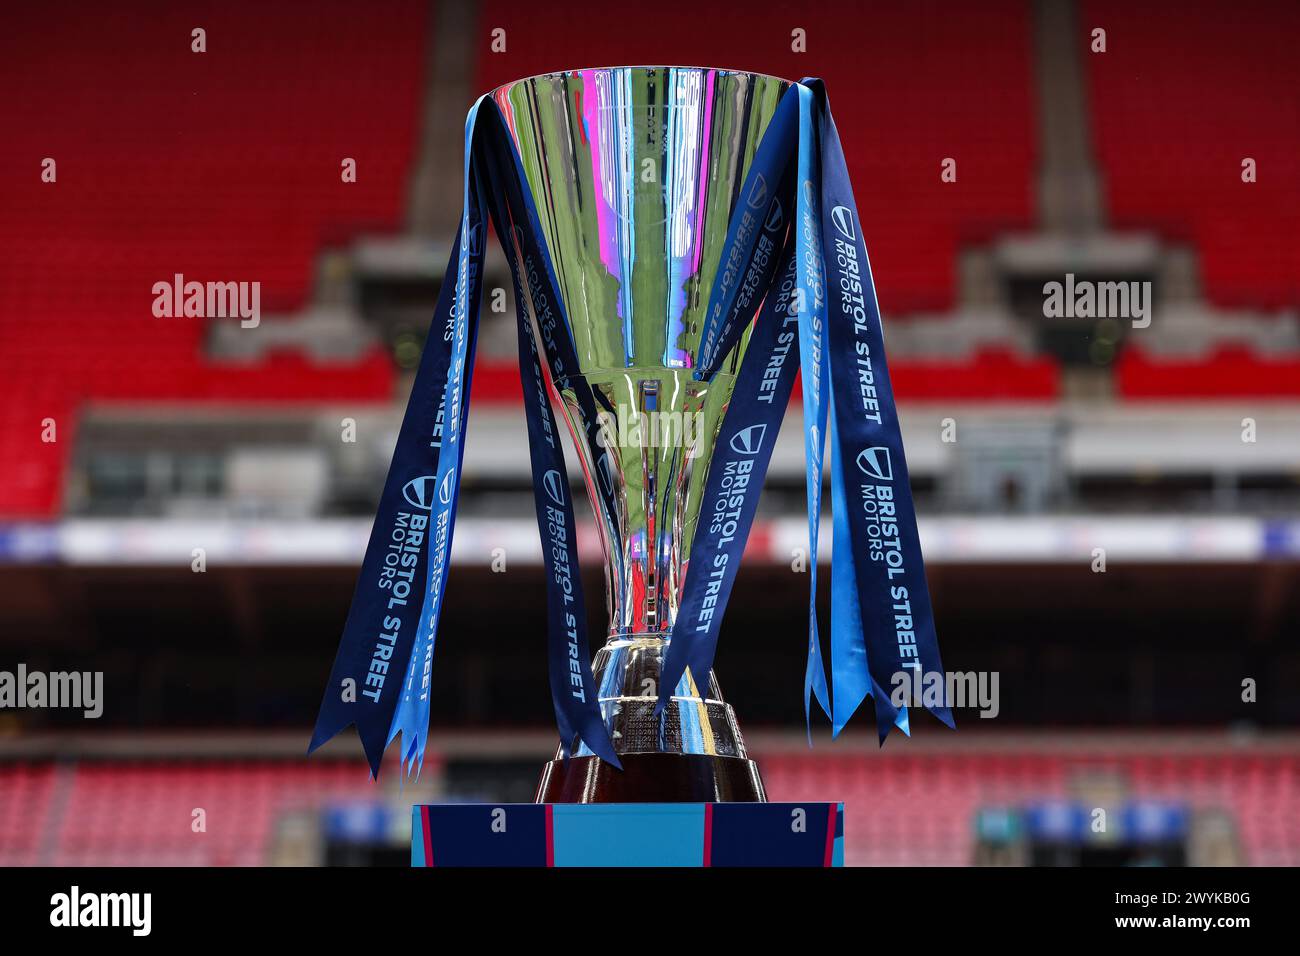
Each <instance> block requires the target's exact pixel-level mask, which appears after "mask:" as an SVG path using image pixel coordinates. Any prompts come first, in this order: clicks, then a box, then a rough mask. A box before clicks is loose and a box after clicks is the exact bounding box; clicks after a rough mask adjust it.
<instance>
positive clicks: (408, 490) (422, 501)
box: [402, 475, 437, 511]
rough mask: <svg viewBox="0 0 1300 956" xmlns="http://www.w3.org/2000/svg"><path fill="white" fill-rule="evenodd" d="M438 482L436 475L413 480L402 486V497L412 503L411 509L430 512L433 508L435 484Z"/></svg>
mask: <svg viewBox="0 0 1300 956" xmlns="http://www.w3.org/2000/svg"><path fill="white" fill-rule="evenodd" d="M436 480H437V478H436V477H435V476H434V475H421V476H420V477H419V478H412V479H411V480H410V481H408V482H407V483H406V484H405V485H403V486H402V497H404V498H405V499H406V500H407V501H408V502H410V504H411V507H413V508H419V509H421V510H422V511H428V510H429V509H430V508H432V507H433V483H434V481H436Z"/></svg>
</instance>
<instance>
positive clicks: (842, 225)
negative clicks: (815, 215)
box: [831, 206, 858, 239]
mask: <svg viewBox="0 0 1300 956" xmlns="http://www.w3.org/2000/svg"><path fill="white" fill-rule="evenodd" d="M831 221H832V222H833V223H835V228H836V229H838V230H839V231H840V235H841V236H843V237H844V238H845V239H857V238H858V230H857V227H856V226H855V225H854V223H853V212H852V211H851V210H850V209H849V207H848V206H836V207H835V208H834V209H832V210H831Z"/></svg>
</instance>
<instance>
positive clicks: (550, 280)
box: [309, 97, 619, 775]
mask: <svg viewBox="0 0 1300 956" xmlns="http://www.w3.org/2000/svg"><path fill="white" fill-rule="evenodd" d="M506 157H509V160H510V164H511V165H510V166H509V167H507V166H506V165H505V161H506V160H505V158H506ZM464 172H465V185H464V211H463V213H462V217H461V225H460V229H459V231H458V235H457V239H456V243H455V245H454V247H453V252H452V259H451V261H452V263H453V264H454V268H452V267H451V266H450V265H449V268H448V271H447V277H446V279H444V282H443V286H442V290H441V293H440V295H439V299H438V305H437V308H436V309H435V311H434V318H433V322H432V323H431V326H430V335H429V337H428V340H427V341H426V343H425V347H424V351H423V353H422V354H421V358H420V367H419V369H418V371H417V373H416V380H415V384H414V386H413V388H412V393H411V398H410V401H409V403H408V405H407V410H406V414H405V416H404V418H403V422H402V427H401V429H400V431H399V433H398V440H397V447H396V448H395V449H394V452H393V461H392V464H391V465H390V466H389V473H388V478H387V479H386V481H385V484H384V493H383V495H382V497H381V500H380V507H379V511H378V514H377V515H376V519H375V524H374V527H373V528H372V530H371V535H370V542H369V544H368V546H367V549H366V557H365V560H364V561H363V563H362V571H361V578H360V580H359V581H358V584H357V588H356V591H355V592H354V595H353V601H352V608H351V610H350V611H349V613H348V620H347V623H346V625H345V626H344V632H343V638H342V640H341V641H340V644H339V651H338V654H337V656H336V658H335V661H334V667H333V670H332V671H331V674H330V681H329V684H328V685H327V687H326V691H325V695H324V698H323V700H322V703H321V710H320V714H319V716H318V717H317V721H316V728H315V731H314V733H313V735H312V741H311V746H310V748H309V749H310V750H315V749H316V748H317V747H319V746H320V745H321V744H323V743H325V741H327V740H329V739H330V738H331V737H333V736H334V735H335V734H337V733H338V732H339V731H340V730H342V729H344V728H345V727H347V726H348V725H349V724H352V723H355V724H356V725H357V730H358V733H359V734H360V737H361V741H362V746H363V747H364V749H365V752H366V757H367V760H368V761H369V763H370V767H371V771H372V773H374V774H376V775H377V774H378V771H379V764H380V762H381V760H382V758H383V753H384V750H385V749H386V747H387V745H388V744H389V743H391V742H392V740H393V739H394V738H395V737H397V736H398V735H399V734H400V735H401V736H402V760H403V762H404V763H406V764H407V765H408V766H409V767H411V768H413V769H416V770H418V768H419V767H420V765H421V763H422V762H423V758H424V750H425V746H426V742H427V734H428V726H429V703H430V695H429V679H430V674H431V671H432V663H433V655H434V649H435V646H436V638H437V626H438V618H439V614H440V611H441V607H442V600H443V596H444V594H445V592H446V583H447V570H448V565H449V560H450V554H451V545H452V537H453V533H454V529H455V514H456V503H457V498H458V494H459V478H460V473H461V468H462V461H463V454H464V451H463V450H464V432H465V427H466V424H467V422H468V395H469V387H470V380H471V374H472V368H473V357H474V345H475V341H476V337H477V322H478V312H479V304H480V296H481V291H482V289H481V287H482V266H483V257H484V252H485V246H486V243H485V238H486V237H485V229H486V222H485V219H484V213H485V211H486V212H487V213H488V214H490V215H491V216H492V218H493V221H494V223H495V224H496V226H497V232H498V235H501V236H510V237H511V238H512V239H513V240H514V242H515V244H514V245H513V246H511V245H509V244H506V245H507V252H508V253H509V254H510V256H509V258H510V264H511V270H512V273H513V275H514V279H515V286H516V297H517V300H518V305H519V307H518V310H517V311H518V314H519V320H520V328H519V337H520V347H521V356H520V358H521V361H520V366H521V372H522V374H523V378H524V390H525V397H526V401H525V415H526V418H527V422H528V435H529V448H530V453H531V458H532V468H533V478H534V489H535V497H536V503H537V512H538V525H539V528H540V529H541V532H542V536H543V540H544V543H545V547H544V549H543V550H544V562H545V566H546V572H547V581H548V590H547V606H548V648H549V661H550V676H551V691H552V698H553V702H554V707H555V713H556V723H557V726H558V728H559V730H560V737H561V747H562V748H563V752H564V753H565V754H566V756H567V755H568V754H569V753H570V752H571V751H572V749H573V747H574V745H575V741H581V742H582V744H584V745H585V746H586V747H587V749H589V750H590V751H591V752H593V753H595V754H598V755H599V756H600V757H602V758H603V759H605V760H607V761H609V762H610V763H612V764H614V765H615V766H619V761H618V757H617V755H616V754H615V752H614V748H613V745H612V743H611V742H610V740H609V736H608V733H607V731H606V730H605V726H604V722H603V720H602V719H601V714H600V708H599V704H598V701H597V700H596V693H595V682H594V680H593V678H592V673H591V653H590V647H589V644H588V640H587V622H586V613H585V609H584V603H583V595H582V583H581V575H580V573H579V566H578V552H577V538H576V533H575V532H576V523H575V519H574V514H573V505H572V501H571V500H570V495H569V488H568V477H567V471H566V468H565V463H564V455H563V450H562V446H561V445H560V443H559V441H558V432H557V429H556V422H555V418H554V414H553V413H552V411H551V409H550V404H549V401H548V400H547V398H546V391H545V382H544V380H543V378H542V374H541V368H542V366H541V362H540V357H539V356H538V355H537V354H536V351H535V345H534V344H533V337H532V333H531V331H530V330H529V327H528V322H529V318H528V316H529V310H530V308H531V309H532V310H534V311H535V313H536V315H537V319H538V322H539V325H540V326H541V327H542V328H543V329H545V330H547V332H548V333H549V334H546V335H544V338H545V345H546V367H547V370H548V371H549V372H550V374H551V375H552V376H553V377H555V378H557V379H558V378H561V377H563V376H565V375H568V374H572V373H573V372H574V371H575V370H576V363H575V361H574V359H573V355H574V352H573V345H572V341H571V340H570V339H569V337H568V335H569V333H568V322H567V319H566V318H565V316H564V314H563V305H562V302H561V300H560V297H559V295H558V294H557V292H556V283H555V280H554V272H553V269H552V267H551V264H550V262H549V259H548V258H547V256H546V253H545V250H544V249H543V248H542V247H541V246H540V244H539V243H538V242H537V240H536V238H535V237H536V236H537V235H539V234H540V232H539V230H538V229H537V228H536V222H537V213H536V209H535V208H534V207H533V206H532V198H531V196H530V195H529V194H528V191H527V189H526V187H525V186H523V183H524V182H525V180H524V179H523V178H522V173H521V167H520V165H519V158H518V156H517V154H516V151H515V149H514V146H513V143H512V142H511V141H510V139H509V136H508V134H507V133H506V131H505V126H504V121H503V119H502V117H501V114H500V110H499V109H498V107H497V106H496V104H495V102H493V101H492V100H490V99H489V98H486V97H484V98H481V99H480V100H479V101H478V102H477V103H476V104H475V105H474V108H473V109H471V110H470V113H469V116H468V118H467V120H466V128H465V163H464ZM485 207H486V209H485ZM516 223H520V224H521V225H515V224H516ZM525 346H527V348H528V350H529V351H528V352H527V353H525V351H524V349H525ZM580 400H581V399H580ZM593 412H594V409H593ZM586 420H588V421H591V422H595V421H596V417H595V415H594V414H592V415H591V416H589V417H587V419H586ZM584 437H585V439H586V440H587V441H588V442H589V443H591V444H592V445H593V446H595V444H596V435H595V432H594V430H593V431H592V433H591V434H589V435H587V436H584ZM600 454H604V452H603V450H600ZM598 493H602V494H606V495H608V494H610V493H612V489H611V488H608V487H605V486H602V487H601V488H600V489H599V490H598ZM403 673H404V675H405V676H404V679H401V680H399V679H398V677H397V675H399V674H403Z"/></svg>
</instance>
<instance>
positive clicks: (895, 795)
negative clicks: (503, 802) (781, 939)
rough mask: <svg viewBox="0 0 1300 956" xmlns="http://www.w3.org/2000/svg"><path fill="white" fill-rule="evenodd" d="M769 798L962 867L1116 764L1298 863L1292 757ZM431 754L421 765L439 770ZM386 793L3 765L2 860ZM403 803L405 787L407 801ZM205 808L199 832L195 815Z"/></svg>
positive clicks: (979, 761)
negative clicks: (1008, 828) (986, 822)
mask: <svg viewBox="0 0 1300 956" xmlns="http://www.w3.org/2000/svg"><path fill="white" fill-rule="evenodd" d="M759 760H760V764H761V766H762V770H763V777H764V780H765V782H766V785H767V789H768V795H769V797H770V798H771V799H774V800H787V801H800V800H817V799H825V798H826V795H827V794H835V795H837V797H838V798H841V799H843V800H844V802H845V804H846V814H847V816H846V819H847V825H846V863H847V864H848V865H850V866H855V865H856V866H898V865H918V864H919V865H928V866H966V865H969V864H970V863H971V862H972V860H973V859H974V855H975V842H976V828H975V819H976V814H977V812H978V811H979V810H981V809H982V808H988V807H1012V808H1016V807H1023V806H1025V805H1026V804H1028V803H1031V802H1038V801H1051V800H1061V799H1067V798H1070V797H1071V796H1077V795H1078V792H1079V787H1080V781H1081V780H1085V779H1087V778H1088V777H1090V776H1092V777H1095V776H1097V775H1112V776H1114V777H1115V778H1116V779H1117V780H1119V781H1120V782H1121V783H1122V786H1123V788H1124V790H1125V793H1126V795H1127V796H1131V797H1133V798H1149V799H1166V800H1177V801H1179V802H1181V803H1184V804H1186V805H1188V806H1189V807H1190V809H1191V810H1192V811H1193V812H1194V813H1214V812H1219V811H1226V812H1227V814H1228V816H1229V818H1230V819H1231V820H1232V821H1233V822H1234V824H1235V832H1236V834H1237V840H1238V841H1239V843H1240V849H1241V852H1242V853H1243V855H1244V857H1245V862H1248V863H1250V864H1253V865H1257V866H1258V865H1262V866H1296V865H1300V758H1297V757H1295V756H1294V755H1292V756H1286V755H1282V754H1249V755H1234V754H1232V753H1228V752H1221V751H1214V750H1204V751H1202V750H1197V751H1195V752H1191V753H1169V752H1145V751H1136V752H1131V751H1129V750H1125V751H1123V752H1120V751H1108V750H1106V749H1105V748H1104V747H1100V748H1096V749H1083V750H1078V751H1070V749H1069V748H1068V747H1066V748H1063V752H1062V753H1058V754H1044V753H1033V752H1031V753H1015V752H1006V751H1005V750H988V751H981V750H979V749H972V750H970V751H959V752H948V751H943V752H932V751H922V752H917V753H912V754H888V753H881V754H872V755H870V756H865V757H864V756H861V755H857V756H854V755H835V754H825V753H822V754H817V753H810V754H791V753H786V752H782V753H774V754H766V755H765V754H759ZM440 768H441V763H440V760H439V759H438V758H437V757H436V756H432V757H431V758H430V761H429V763H428V764H426V767H425V771H424V773H425V774H426V775H428V777H430V778H435V779H436V777H437V776H438V774H439V773H440V772H441V770H440ZM382 793H383V791H377V790H376V788H375V787H374V785H372V784H371V783H370V780H369V777H368V773H367V771H366V769H365V767H364V765H363V764H361V763H359V762H357V761H355V760H344V761H338V760H323V761H322V760H314V761H309V762H307V763H303V762H301V761H296V760H286V759H271V760H238V761H230V760H202V759H194V760H185V761H174V760H162V761H143V760H137V761H131V762H120V761H119V762H113V763H99V762H81V763H78V764H65V765H58V766H55V765H51V764H49V763H40V762H24V761H18V762H16V763H10V764H7V765H3V766H0V866H19V865H32V864H35V863H38V862H44V863H46V864H53V865H72V866H78V865H131V864H141V863H143V864H147V865H225V866H247V865H259V864H264V863H266V862H268V861H269V860H270V859H271V856H272V852H273V843H274V840H275V836H276V828H277V825H279V824H280V823H281V822H282V821H283V820H284V818H285V817H286V816H287V815H290V814H295V813H305V814H309V815H311V816H313V817H317V816H319V814H320V813H321V811H322V810H323V809H324V808H326V807H327V806H329V805H331V804H333V803H339V802H347V801H373V800H375V799H376V797H377V795H380V794H382ZM406 802H407V803H409V802H410V801H409V799H408V800H407V801H406ZM196 808H202V809H203V810H204V812H205V818H204V822H205V826H206V828H207V829H206V831H205V832H202V833H199V834H196V833H195V832H194V831H193V830H192V829H191V825H192V823H193V820H194V816H193V812H194V810H195V809H196Z"/></svg>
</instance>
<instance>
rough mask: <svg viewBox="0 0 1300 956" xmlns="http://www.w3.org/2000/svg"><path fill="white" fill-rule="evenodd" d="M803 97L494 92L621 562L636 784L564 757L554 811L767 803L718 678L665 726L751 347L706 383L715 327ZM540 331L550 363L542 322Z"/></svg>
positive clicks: (624, 674) (549, 770)
mask: <svg viewBox="0 0 1300 956" xmlns="http://www.w3.org/2000/svg"><path fill="white" fill-rule="evenodd" d="M790 85H791V84H790V82H789V81H788V80H783V79H779V78H777V77H772V76H763V75H759V74H754V73H740V72H734V71H729V70H710V69H695V68H685V67H626V68H613V69H592V70H574V71H572V72H564V73H553V74H547V75H544V76H536V77H531V78H529V79H525V80H520V81H518V82H515V83H511V84H509V85H507V86H503V87H501V88H500V89H498V90H496V91H495V92H494V93H493V94H492V95H493V98H494V99H495V100H496V102H497V103H498V105H499V106H500V108H501V110H502V112H503V114H504V116H505V119H506V124H507V126H508V128H509V131H510V134H511V136H512V137H513V139H514V143H515V146H516V147H517V149H518V152H519V155H520V158H521V159H522V165H523V171H524V176H525V178H526V179H527V186H528V188H529V189H530V190H531V193H532V196H533V199H534V202H535V204H536V207H537V213H538V216H539V220H540V230H541V233H542V236H540V237H539V238H540V239H541V240H542V243H543V244H544V246H545V248H546V250H547V252H548V253H549V256H550V260H551V263H552V264H553V266H554V271H555V275H556V279H557V283H558V291H559V295H560V297H561V298H562V300H563V304H564V311H565V314H566V315H567V317H568V320H569V323H570V327H571V332H572V337H573V342H574V345H575V348H576V352H577V364H578V369H579V372H580V374H579V375H576V376H571V377H570V378H568V379H566V380H563V381H557V382H556V383H555V385H556V389H557V391H558V393H559V394H558V397H559V399H560V404H561V405H562V407H563V410H564V414H565V416H566V417H567V420H568V423H569V426H570V428H571V430H572V432H573V434H574V436H575V445H576V446H577V448H578V452H579V456H580V458H581V461H582V467H583V471H584V474H585V476H586V483H587V490H588V494H589V496H590V499H591V502H592V506H593V508H594V510H595V512H596V515H597V518H598V523H599V526H600V531H601V539H602V543H603V546H604V553H605V574H606V579H607V603H608V610H609V631H608V640H607V642H606V644H605V646H604V647H602V648H601V649H600V650H599V652H598V653H597V654H596V658H595V661H594V662H593V665H592V668H593V672H594V676H595V679H596V683H597V686H598V687H599V699H600V707H601V712H602V714H603V717H604V720H605V725H606V728H607V729H608V731H609V734H610V738H611V739H612V741H613V744H614V748H615V750H616V751H617V752H618V754H619V756H620V760H621V761H622V763H623V767H624V770H623V771H622V772H620V771H618V770H617V769H615V768H613V767H612V766H610V765H608V764H605V763H603V762H602V761H601V760H600V759H599V758H597V757H595V756H594V755H592V754H591V751H590V750H587V749H586V748H580V749H579V750H577V751H576V752H575V754H574V756H573V757H572V758H571V759H570V760H569V761H567V762H566V761H563V760H561V759H560V758H559V755H557V758H556V759H555V760H554V761H552V762H550V763H549V764H548V765H547V767H546V769H545V771H544V772H543V775H542V779H541V782H540V785H539V787H538V794H537V799H538V800H540V801H547V802H595V801H602V802H604V801H612V802H620V801H641V800H644V801H664V800H668V801H672V800H762V799H764V794H763V785H762V782H761V780H760V778H759V775H758V770H757V768H756V766H755V764H754V763H753V761H751V760H749V759H748V757H747V755H746V752H745V745H744V741H743V739H742V738H741V734H740V730H739V728H738V727H737V725H736V718H735V714H734V712H733V711H732V708H731V706H730V705H729V704H727V703H726V702H725V701H724V700H723V698H722V692H721V690H720V689H719V686H718V682H717V679H716V677H715V676H714V675H713V673H712V672H710V673H709V675H708V681H707V686H700V685H699V684H697V682H696V680H695V679H693V678H692V675H691V674H690V673H689V671H688V672H687V674H686V676H685V677H684V678H683V679H682V680H681V681H680V682H679V683H678V685H677V687H676V688H675V689H674V692H673V696H672V701H671V704H670V705H669V707H668V708H667V710H666V711H665V712H664V714H663V716H662V718H658V717H656V716H655V713H654V711H655V701H656V698H657V696H658V693H659V675H660V671H661V667H662V663H663V660H664V656H665V652H666V648H667V644H668V638H669V636H670V633H671V629H672V626H673V622H674V620H675V618H676V615H677V610H678V605H679V600H680V596H681V588H682V585H683V582H684V578H685V571H686V567H687V563H688V562H689V561H690V557H691V554H690V550H691V541H692V539H693V537H694V534H695V528H696V524H697V522H698V521H699V517H700V506H701V500H702V496H703V493H704V484H705V479H706V477H707V473H708V467H709V462H710V459H711V458H712V456H713V451H714V442H715V439H716V436H717V432H718V427H719V425H720V423H721V419H722V415H723V413H724V412H725V410H726V407H727V403H728V401H729V399H730V397H731V392H732V389H733V388H734V385H735V374H736V371H737V369H738V368H739V363H740V359H741V356H742V355H743V353H744V351H745V347H746V345H747V341H748V336H747V335H746V336H745V337H744V338H742V340H741V342H740V343H739V345H738V346H737V347H736V348H735V349H734V351H733V352H732V353H731V355H730V356H728V358H727V360H726V361H725V362H724V364H723V366H722V370H721V371H720V372H719V373H718V374H717V375H716V376H714V377H713V378H712V379H711V381H708V382H703V381H697V380H696V379H695V378H694V377H693V374H692V373H693V369H694V368H695V366H696V360H697V349H698V347H699V345H700V335H701V329H702V326H703V320H704V315H705V310H706V308H707V307H708V298H709V293H710V291H711V289H712V286H713V282H714V277H715V276H716V274H717V272H718V269H719V266H720V259H721V254H722V249H723V245H724V242H725V239H726V236H727V229H728V226H729V224H730V219H731V214H732V210H733V209H734V208H735V206H736V204H737V198H738V195H739V193H740V190H741V187H742V185H743V183H744V178H745V174H746V172H747V170H748V168H749V165H750V163H751V161H752V160H753V158H754V154H755V152H756V151H757V148H758V144H759V141H760V140H761V138H762V136H763V133H764V130H765V129H766V128H767V125H768V123H769V122H770V120H771V118H772V116H773V114H774V112H775V111H776V108H777V104H778V102H779V100H780V99H781V96H782V94H783V93H784V92H785V91H786V90H787V88H789V86H790ZM529 311H530V313H532V314H534V315H535V310H533V309H530V310H529ZM533 331H534V334H535V335H536V336H538V338H539V348H540V347H541V342H540V330H539V329H538V328H537V326H536V320H535V319H534V329H533ZM592 409H596V410H597V411H596V415H597V417H598V419H599V420H598V421H596V422H592V421H590V420H589V419H590V418H591V416H592V411H591V410H592ZM592 434H598V435H599V442H598V447H594V448H593V446H592V443H591V442H590V441H589V440H587V437H586V436H589V435H592Z"/></svg>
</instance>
